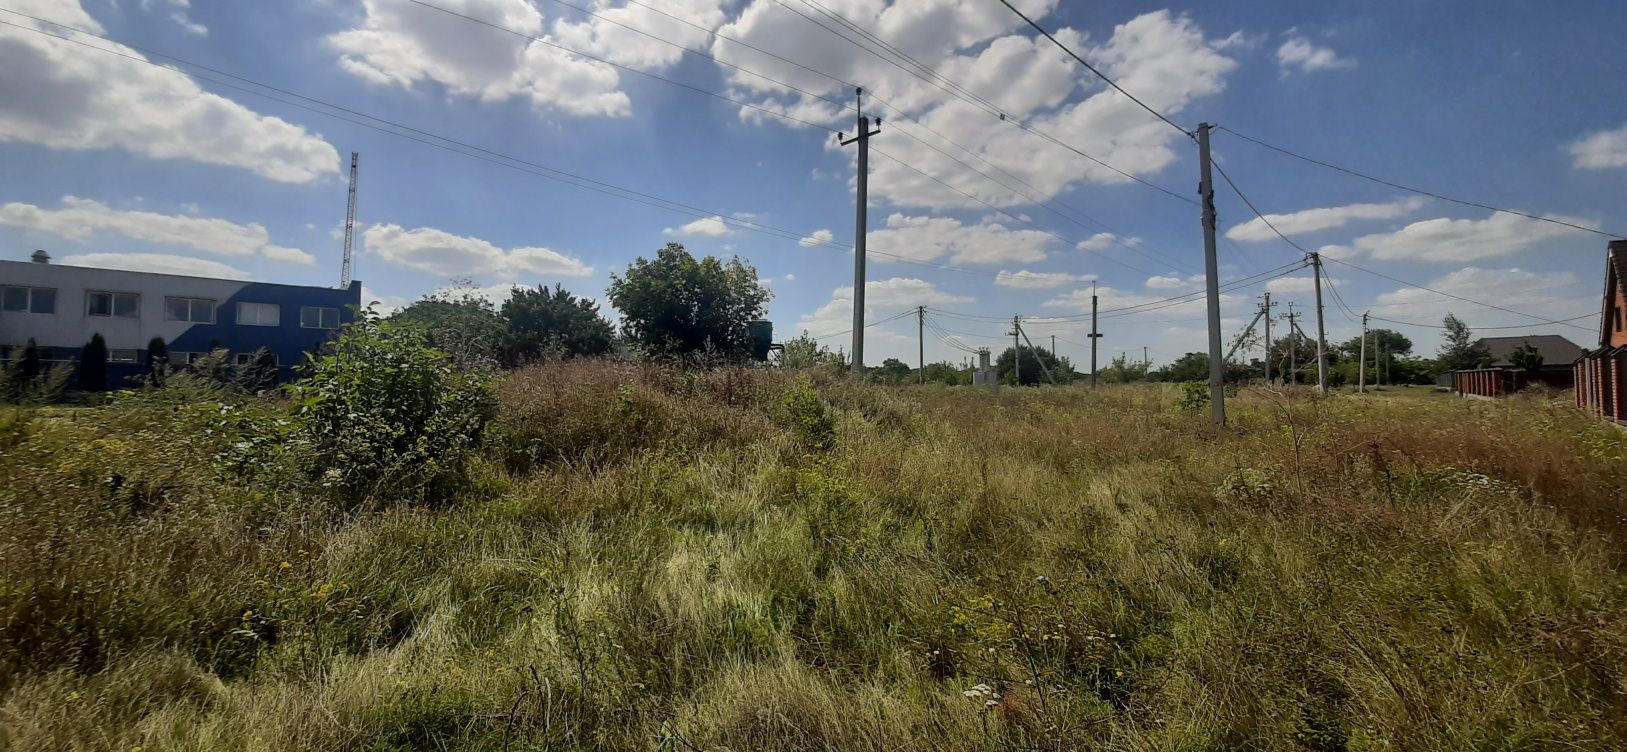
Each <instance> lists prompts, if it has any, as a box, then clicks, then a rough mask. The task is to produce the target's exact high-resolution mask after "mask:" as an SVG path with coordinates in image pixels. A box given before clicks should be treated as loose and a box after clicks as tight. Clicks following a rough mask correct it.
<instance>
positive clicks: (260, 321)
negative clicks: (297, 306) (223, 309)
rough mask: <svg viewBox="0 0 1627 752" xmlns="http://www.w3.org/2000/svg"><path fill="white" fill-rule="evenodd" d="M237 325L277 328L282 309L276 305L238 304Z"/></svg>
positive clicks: (280, 320)
mask: <svg viewBox="0 0 1627 752" xmlns="http://www.w3.org/2000/svg"><path fill="white" fill-rule="evenodd" d="M237 323H238V324H240V325H242V326H279V325H281V324H282V307H281V306H278V305H277V304H276V303H238V304H237Z"/></svg>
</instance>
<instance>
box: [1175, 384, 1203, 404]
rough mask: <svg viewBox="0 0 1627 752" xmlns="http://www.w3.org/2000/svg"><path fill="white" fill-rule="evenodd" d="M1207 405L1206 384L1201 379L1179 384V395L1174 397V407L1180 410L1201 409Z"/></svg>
mask: <svg viewBox="0 0 1627 752" xmlns="http://www.w3.org/2000/svg"><path fill="white" fill-rule="evenodd" d="M1208 406H1209V385H1208V384H1205V383H1203V382H1201V381H1188V382H1185V383H1183V384H1181V396H1179V397H1177V398H1176V399H1175V407H1177V408H1179V409H1182V410H1202V409H1204V408H1207V407H1208Z"/></svg>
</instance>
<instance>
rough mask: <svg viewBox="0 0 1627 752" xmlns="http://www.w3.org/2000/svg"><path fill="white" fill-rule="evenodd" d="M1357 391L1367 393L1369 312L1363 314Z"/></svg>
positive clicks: (1357, 366)
mask: <svg viewBox="0 0 1627 752" xmlns="http://www.w3.org/2000/svg"><path fill="white" fill-rule="evenodd" d="M1356 364H1357V365H1356V393H1357V394H1366V393H1367V314H1365V313H1363V314H1362V315H1361V357H1360V358H1357V359H1356Z"/></svg>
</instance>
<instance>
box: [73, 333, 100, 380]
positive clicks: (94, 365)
mask: <svg viewBox="0 0 1627 752" xmlns="http://www.w3.org/2000/svg"><path fill="white" fill-rule="evenodd" d="M74 386H76V387H78V389H79V391H81V392H100V391H103V390H105V389H107V340H105V339H102V334H101V332H97V333H96V334H93V335H91V337H90V341H89V342H86V343H85V346H84V347H83V348H80V350H79V370H78V372H77V373H76V375H75V378H74Z"/></svg>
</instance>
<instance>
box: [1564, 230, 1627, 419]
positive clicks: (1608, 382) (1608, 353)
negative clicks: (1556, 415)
mask: <svg viewBox="0 0 1627 752" xmlns="http://www.w3.org/2000/svg"><path fill="white" fill-rule="evenodd" d="M1623 284H1627V240H1612V241H1610V246H1609V249H1608V250H1607V251H1606V252H1605V263H1604V297H1603V300H1602V303H1601V314H1602V315H1601V316H1600V317H1599V346H1598V347H1597V348H1594V349H1593V350H1592V351H1590V352H1587V353H1585V354H1583V355H1582V356H1581V357H1580V358H1577V359H1576V362H1575V364H1574V365H1573V366H1572V369H1573V372H1574V374H1575V379H1576V404H1577V406H1578V407H1581V408H1582V409H1584V410H1587V411H1589V412H1591V413H1593V414H1594V415H1598V416H1600V417H1604V418H1608V419H1610V420H1614V421H1617V422H1627V404H1624V403H1627V320H1624V319H1627V311H1624V310H1623V308H1627V294H1624V291H1623V287H1622V285H1623Z"/></svg>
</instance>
